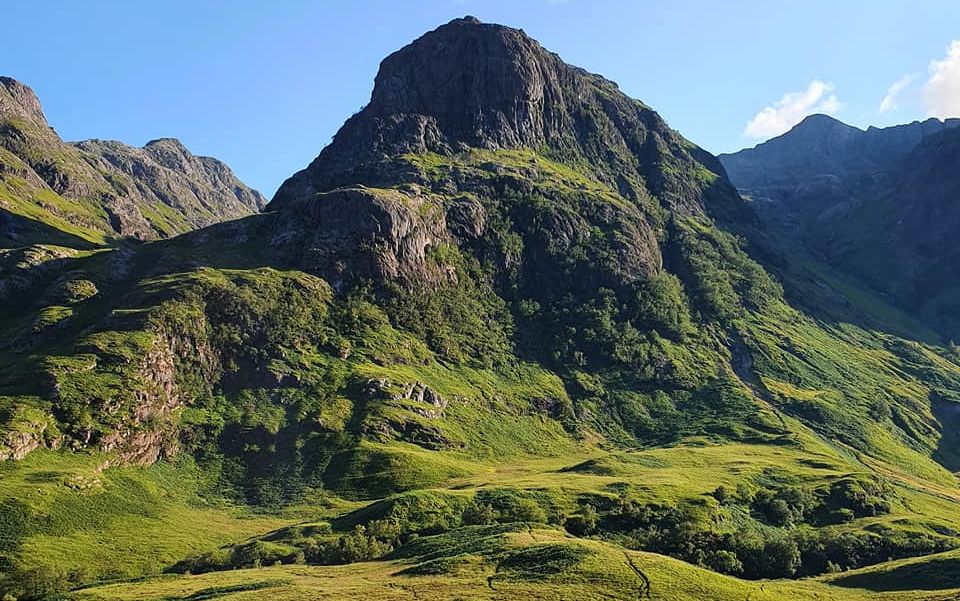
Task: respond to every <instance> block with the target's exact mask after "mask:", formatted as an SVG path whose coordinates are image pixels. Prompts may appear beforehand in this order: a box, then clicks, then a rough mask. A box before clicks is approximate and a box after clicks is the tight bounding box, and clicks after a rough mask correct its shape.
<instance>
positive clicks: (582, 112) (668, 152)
mask: <svg viewBox="0 0 960 601" xmlns="http://www.w3.org/2000/svg"><path fill="white" fill-rule="evenodd" d="M517 148H528V149H534V150H536V151H537V152H540V153H543V154H545V155H547V156H550V157H551V158H555V159H557V160H561V161H565V162H570V163H581V164H587V163H589V164H590V165H592V166H593V168H594V170H595V173H596V174H597V177H598V179H600V180H601V181H602V182H603V183H605V184H608V185H610V186H611V187H613V188H614V189H616V190H618V191H619V192H620V194H622V195H623V196H624V197H626V198H630V199H634V200H638V199H640V200H642V199H645V198H649V196H650V195H653V196H655V197H657V198H658V199H659V201H660V202H662V203H663V204H664V205H665V206H668V207H669V208H671V209H675V210H679V211H682V212H684V213H702V212H704V211H706V210H712V211H729V210H734V208H735V207H736V206H737V205H738V203H739V199H737V198H736V194H735V193H734V192H733V190H732V189H730V188H729V186H728V185H727V184H726V180H725V178H723V177H720V181H719V182H718V186H717V187H716V189H712V190H710V191H709V193H707V194H704V193H703V191H702V190H700V189H697V187H696V186H695V185H694V182H691V181H690V179H689V178H687V177H685V175H686V174H687V173H688V172H689V171H690V170H702V171H703V174H704V176H705V177H716V176H722V174H723V168H722V167H721V166H720V164H719V163H718V162H717V161H716V160H715V159H714V158H713V157H712V156H710V155H709V154H708V153H706V152H704V151H702V150H701V149H699V148H697V147H696V146H694V145H693V144H690V143H689V142H687V141H686V140H684V139H683V138H682V137H680V136H679V135H678V134H677V133H676V132H674V131H673V130H671V129H670V128H669V127H668V126H667V124H666V123H665V122H664V121H663V119H661V118H660V116H659V115H658V114H657V113H656V112H654V111H653V110H651V109H650V108H648V107H647V106H646V105H644V104H643V103H642V102H639V101H637V100H634V99H631V98H629V97H627V96H626V95H624V94H623V93H622V92H620V91H619V89H618V88H617V86H616V84H615V83H613V82H611V81H609V80H607V79H604V78H603V77H600V76H598V75H593V74H590V73H588V72H586V71H584V70H583V69H579V68H577V67H573V66H570V65H568V64H566V63H564V62H563V61H562V60H561V59H560V58H559V57H558V56H557V55H556V54H553V53H550V52H548V51H546V50H545V49H544V48H543V47H541V46H540V44H538V43H537V42H536V41H535V40H533V39H531V38H529V37H528V36H527V35H526V34H525V33H524V32H523V31H522V30H518V29H512V28H509V27H504V26H501V25H492V24H484V23H480V22H479V21H477V20H476V19H474V18H472V17H466V18H463V19H455V20H453V21H451V22H450V23H448V24H446V25H444V26H442V27H440V28H438V29H436V30H434V31H432V32H430V33H427V34H425V35H424V36H422V37H421V38H419V39H417V40H416V41H414V42H413V43H411V44H410V45H408V46H406V47H405V48H403V49H401V50H399V51H397V52H395V53H394V54H392V55H390V56H389V57H387V58H386V59H385V60H384V61H383V62H382V63H381V65H380V71H379V73H378V74H377V77H376V82H375V85H374V90H373V94H372V95H371V98H370V103H369V104H368V105H367V106H366V107H365V108H364V109H363V110H362V111H360V112H359V113H358V114H356V115H354V116H353V117H351V118H350V119H349V120H348V121H347V122H346V123H345V124H344V126H343V127H342V128H341V130H340V131H339V132H338V133H337V135H336V136H335V138H334V140H333V142H332V143H331V144H330V146H328V147H327V148H325V149H324V150H323V151H322V152H321V153H320V156H319V157H318V158H317V159H316V160H315V161H314V162H313V163H311V165H310V166H309V167H308V168H307V169H305V170H303V171H301V172H299V173H297V174H296V175H294V176H293V177H291V178H290V179H289V180H288V181H287V182H286V183H285V184H284V185H283V186H282V187H281V188H280V190H279V191H278V192H277V195H276V197H275V198H274V201H273V204H272V205H271V206H272V207H273V208H277V207H280V206H283V205H284V204H286V203H288V202H290V201H291V200H292V199H295V198H298V197H304V196H309V195H310V194H313V193H315V192H320V191H325V190H329V189H331V188H334V187H337V186H342V185H348V184H358V183H359V184H366V185H371V186H380V185H384V184H387V183H390V184H393V183H396V182H397V181H398V180H399V181H413V182H419V183H425V182H424V181H423V180H424V178H423V177H422V176H418V174H417V173H416V172H414V171H412V170H410V169H409V168H408V166H407V165H405V164H404V163H403V161H402V160H398V158H399V157H402V156H403V155H406V154H422V153H436V154H439V155H443V156H450V155H455V154H457V153H460V152H463V151H466V150H469V149H484V150H504V149H517ZM666 166H669V167H670V168H669V169H665V168H664V167H666Z"/></svg>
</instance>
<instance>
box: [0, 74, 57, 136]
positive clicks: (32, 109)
mask: <svg viewBox="0 0 960 601" xmlns="http://www.w3.org/2000/svg"><path fill="white" fill-rule="evenodd" d="M11 117H19V118H21V119H25V120H27V121H29V122H30V123H32V124H34V125H36V126H38V127H48V125H47V118H46V117H45V116H44V115H43V108H42V107H41V106H40V99H39V98H37V95H36V93H34V91H33V89H31V88H30V86H27V85H25V84H22V83H20V82H19V81H17V80H16V79H13V78H11V77H0V119H2V120H6V119H9V118H11Z"/></svg>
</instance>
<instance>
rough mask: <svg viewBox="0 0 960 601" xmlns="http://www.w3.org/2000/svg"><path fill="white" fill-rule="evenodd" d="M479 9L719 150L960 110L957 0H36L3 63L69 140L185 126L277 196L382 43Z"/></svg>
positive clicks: (127, 138) (141, 137)
mask: <svg viewBox="0 0 960 601" xmlns="http://www.w3.org/2000/svg"><path fill="white" fill-rule="evenodd" d="M465 14H472V15H475V16H477V17H478V18H480V19H481V20H482V21H487V22H499V23H503V24H507V25H511V26H514V27H520V28H523V29H524V30H526V31H527V32H528V33H529V34H531V35H532V36H534V37H535V38H537V39H538V40H540V42H541V43H542V44H543V45H544V46H545V47H547V48H548V49H550V50H552V51H554V52H557V53H558V54H560V56H562V57H563V58H564V59H565V60H566V61H567V62H570V63H573V64H576V65H579V66H582V67H584V68H586V69H588V70H590V71H593V72H596V73H601V74H603V75H605V76H607V77H608V78H610V79H613V80H615V81H617V82H618V83H619V84H620V87H621V89H623V90H624V91H625V92H626V93H628V94H630V95H631V96H634V97H636V98H639V99H641V100H643V101H644V102H646V103H647V104H649V105H651V106H653V107H654V108H656V109H657V110H658V111H659V112H660V113H661V114H662V115H663V116H664V117H665V118H666V119H667V121H668V122H669V123H670V125H671V126H672V127H674V128H675V129H677V130H679V131H680V132H681V133H683V134H684V135H685V136H686V137H688V138H689V139H691V140H693V141H694V142H696V143H698V144H700V145H701V146H703V147H705V148H706V149H708V150H710V151H712V152H715V153H719V152H724V151H731V150H736V149H739V148H741V147H744V146H752V145H753V144H755V143H756V142H757V141H759V140H762V139H763V138H765V137H769V136H771V135H775V134H776V133H777V132H779V131H781V130H783V129H784V128H785V127H789V126H790V125H792V123H794V122H796V121H797V120H799V119H800V118H802V116H803V115H805V114H807V113H809V112H813V111H828V112H832V113H833V114H835V116H837V117H838V118H840V119H842V120H844V121H847V122H849V123H852V124H854V125H858V126H866V125H870V124H875V125H889V124H894V123H901V122H908V121H912V120H914V119H918V118H924V117H926V116H927V115H928V114H933V115H939V116H947V115H951V114H954V115H960V43H958V44H956V45H954V46H953V47H952V48H951V42H952V41H953V40H960V2H957V1H956V0H924V1H912V2H908V1H894V0H871V1H867V0H862V1H860V0H833V1H826V0H805V1H795V2H771V1H769V0H767V1H759V0H756V1H754V0H742V1H737V0H730V1H728V2H716V1H714V0H709V1H708V0H698V1H695V0H690V1H681V0H672V1H656V0H648V1H642V0H633V1H630V0H622V1H614V0H611V1H603V0H590V1H588V0H565V1H564V0H505V1H500V0H417V1H408V2H407V1H397V0H395V1H386V0H384V1H374V0H369V1H366V0H353V1H351V2H346V1H343V2H341V1H337V2H333V1H330V2H318V1H313V2H308V1H305V0H274V1H272V2H260V1H256V2H255V1H245V0H232V1H226V0H205V1H199V0H164V1H162V2H160V1H155V2H147V1H144V2H140V1H131V0H122V1H121V0H86V1H84V2H73V1H68V0H30V1H29V2H26V1H23V2H10V3H6V5H5V6H4V27H3V29H4V32H3V35H2V36H0V74H3V75H9V76H12V77H15V78H17V79H19V80H21V81H23V82H24V83H27V84H28V85H30V86H32V87H33V88H34V89H35V90H36V91H37V93H38V94H39V96H40V99H41V101H42V102H43V104H44V108H45V111H46V114H47V118H48V119H49V120H50V122H51V124H52V125H53V126H54V127H55V128H56V129H57V131H58V132H59V133H60V134H61V136H63V137H64V138H66V139H69V140H75V139H83V138H110V139H119V140H122V141H124V142H128V143H131V144H136V145H142V144H144V143H145V142H147V141H148V140H150V139H153V138H157V137H163V136H173V137H177V138H180V139H181V140H183V142H184V143H185V144H186V145H187V146H188V147H189V148H190V149H191V150H192V151H194V152H195V153H197V154H205V155H211V156H216V157H218V158H220V159H223V160H224V161H226V162H227V163H228V164H229V165H230V166H231V167H233V169H234V171H236V172H237V174H238V175H239V176H240V177H241V178H242V179H243V180H245V181H246V182H248V183H249V184H251V185H253V186H255V187H257V188H259V189H260V190H261V191H263V192H264V193H265V194H267V195H268V196H269V195H272V193H273V192H274V190H275V189H276V187H277V186H278V185H279V184H280V183H281V182H282V181H283V179H284V178H286V177H287V176H288V175H290V174H291V173H293V172H294V171H296V170H298V169H300V168H302V167H304V166H305V165H306V164H307V163H308V162H309V161H310V160H311V159H313V157H315V156H316V155H317V153H318V152H319V151H320V149H321V148H322V147H323V146H324V145H325V144H326V143H328V142H329V140H330V138H331V136H332V135H333V134H334V133H335V132H336V130H337V128H339V126H340V125H341V123H342V122H343V121H344V119H346V118H347V117H349V116H350V115H351V114H352V113H354V112H355V111H357V110H358V109H359V108H360V107H361V106H363V105H364V104H365V103H366V101H367V100H368V99H369V95H370V89H371V87H372V84H373V78H374V75H375V74H376V71H377V66H378V64H379V62H380V60H381V59H382V58H383V57H384V56H386V55H387V54H389V53H390V52H392V51H393V50H396V49H397V48H399V47H401V46H403V45H404V44H406V43H408V42H410V41H411V40H413V39H414V38H416V37H417V36H419V35H420V34H422V33H423V32H425V31H427V30H429V29H433V28H434V27H436V26H438V25H440V24H442V23H445V22H447V21H449V20H450V19H452V18H454V17H458V16H463V15H465ZM898 83H899V84H901V85H899V86H895V85H894V84H898ZM891 86H894V88H893V90H892V92H893V93H892V94H889V95H888V91H891ZM885 98H886V100H885ZM881 106H882V107H883V110H882V111H881V110H880V109H881Z"/></svg>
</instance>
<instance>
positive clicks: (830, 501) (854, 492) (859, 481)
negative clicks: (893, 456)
mask: <svg viewBox="0 0 960 601" xmlns="http://www.w3.org/2000/svg"><path fill="white" fill-rule="evenodd" d="M713 497H714V498H715V499H716V500H717V501H718V502H719V503H720V504H721V505H741V506H743V507H746V508H749V509H750V511H751V513H752V515H753V516H754V517H757V518H759V519H761V520H762V521H764V522H766V523H767V524H770V525H771V526H781V527H784V526H793V525H798V524H804V523H807V524H812V525H816V526H823V525H829V524H840V523H845V522H850V521H852V520H853V519H855V518H861V517H869V516H876V515H883V514H886V513H890V488H889V486H888V485H887V484H886V483H885V482H884V481H882V480H881V479H879V478H868V477H859V478H858V477H846V478H841V479H839V480H837V481H835V482H833V483H831V485H830V486H829V488H827V489H820V490H812V489H810V488H808V487H805V486H791V485H784V486H778V487H774V488H766V487H760V488H754V487H751V486H748V485H745V484H743V483H741V484H739V485H738V486H737V488H736V490H735V491H730V490H728V489H727V488H726V487H724V486H718V487H717V488H716V490H714V491H713Z"/></svg>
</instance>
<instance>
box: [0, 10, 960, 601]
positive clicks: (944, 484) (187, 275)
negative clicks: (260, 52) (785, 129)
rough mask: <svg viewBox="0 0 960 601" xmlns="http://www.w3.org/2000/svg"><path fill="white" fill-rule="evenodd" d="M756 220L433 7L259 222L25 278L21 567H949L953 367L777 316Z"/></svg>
mask: <svg viewBox="0 0 960 601" xmlns="http://www.w3.org/2000/svg"><path fill="white" fill-rule="evenodd" d="M77 151H78V152H79V151H80V150H79V149H77ZM134 171H135V170H134ZM762 225H763V221H762V220H761V219H759V218H758V217H757V216H756V215H755V213H754V211H753V207H752V205H751V204H750V203H747V202H745V201H744V200H743V199H741V198H740V196H739V195H738V194H737V192H736V190H735V189H734V187H733V185H732V184H731V183H730V181H729V180H728V179H727V176H726V173H725V171H724V169H723V167H722V166H721V164H720V162H719V161H717V159H715V158H714V157H712V156H711V155H709V154H708V153H706V152H705V151H703V150H702V149H700V148H698V147H697V146H696V145H695V144H693V143H691V142H689V141H688V140H686V139H685V138H683V137H682V136H681V135H680V134H679V133H677V132H675V131H673V130H672V129H670V128H669V127H668V126H667V124H666V123H665V122H664V121H663V119H662V118H661V117H660V116H659V115H658V114H657V113H656V112H655V111H654V110H653V109H651V108H650V107H648V106H646V105H645V104H643V103H642V102H639V101H637V100H634V99H631V98H629V97H627V96H626V95H624V94H623V93H622V92H620V91H619V90H618V89H617V88H616V86H615V85H614V84H613V83H612V82H609V81H607V80H605V79H603V78H602V77H600V76H597V75H592V74H590V73H588V72H586V71H584V70H582V69H578V68H575V67H572V66H569V65H567V64H565V63H564V62H563V61H562V60H561V59H560V58H559V57H557V56H556V55H554V54H551V53H549V52H548V51H546V50H545V49H543V48H542V47H541V46H540V45H539V44H538V43H537V42H536V41H534V40H532V39H531V38H529V37H528V36H527V35H526V34H525V33H523V32H522V31H521V30H517V29H513V28H509V27H504V26H501V25H492V24H484V23H480V22H479V21H477V20H476V19H473V18H469V17H467V18H463V19H457V20H454V21H452V22H450V23H448V24H446V25H443V26H441V27H439V28H438V29H436V30H434V31H431V32H428V33H427V34H425V35H423V36H422V37H420V38H418V39H417V40H415V41H413V42H412V43H411V44H409V45H408V46H406V47H405V48H403V49H401V50H399V51H398V52H396V53H394V54H392V55H391V56H389V57H387V58H386V59H385V60H384V61H383V63H382V64H381V66H380V70H379V72H378V74H377V77H376V80H375V83H374V89H373V93H372V95H371V100H370V103H369V104H368V105H367V106H366V107H365V108H364V109H363V110H361V111H360V112H359V113H357V114H356V115H354V116H353V117H351V118H350V119H348V120H347V121H346V123H345V124H344V125H343V127H342V128H341V130H340V131H339V132H338V133H337V135H336V136H335V137H334V140H333V142H332V143H331V144H330V145H329V146H328V147H326V148H324V149H323V150H321V151H320V154H319V156H318V157H317V158H316V159H315V160H314V161H313V162H312V163H311V164H310V165H309V166H308V167H307V168H306V169H304V170H302V171H299V172H297V173H296V174H294V175H293V176H292V177H291V178H290V179H289V180H287V182H285V183H284V184H283V186H282V187H281V188H280V190H279V191H278V192H277V195H276V196H275V197H274V199H273V200H272V201H271V202H270V204H269V205H268V206H267V210H266V211H264V212H262V213H257V214H252V215H249V216H246V217H242V218H240V219H236V220H233V221H227V222H224V223H218V224H214V225H210V226H208V227H205V228H202V229H199V230H195V231H190V232H187V233H184V234H181V235H178V236H174V237H171V238H169V239H161V240H155V241H150V242H147V243H144V244H137V245H117V246H109V247H103V248H97V249H94V250H84V251H75V252H62V253H61V252H59V251H57V252H55V249H53V250H52V249H49V248H46V247H44V248H41V249H33V250H32V252H33V253H34V255H37V256H34V255H31V257H27V258H24V259H23V264H22V265H20V266H18V267H16V268H15V270H14V271H13V272H12V273H13V274H14V275H15V276H16V277H15V278H14V279H15V280H16V281H17V282H19V284H18V287H17V288H16V294H11V295H8V296H7V299H6V300H5V301H3V302H5V304H4V306H3V309H4V310H3V311H2V312H0V316H2V317H0V358H2V360H0V457H2V458H3V459H4V461H3V462H2V463H0V469H2V472H0V523H2V524H4V530H5V537H3V538H2V539H0V590H3V591H5V592H10V594H12V595H15V596H16V597H18V598H22V599H35V598H37V599H38V598H43V597H44V596H49V595H57V594H63V591H71V592H70V593H69V594H70V595H73V596H74V597H75V598H82V599H98V598H99V599H109V598H127V597H129V598H133V597H136V598H169V597H171V596H180V597H193V598H204V597H210V596H216V595H221V596H231V595H233V596H236V595H240V596H242V595H245V594H246V595H249V594H257V593H254V592H252V591H258V590H267V589H273V591H272V592H274V593H277V594H281V595H285V596H288V597H290V598H300V597H303V598H312V597H314V596H318V595H321V594H326V595H329V596H330V597H332V598H336V597H338V596H339V597H342V596H345V595H348V594H349V595H357V594H364V595H369V596H371V597H372V598H376V596H381V597H389V596H394V595H396V594H398V593H400V594H403V595H409V596H415V597H418V598H425V599H428V598H435V599H440V598H451V597H456V596H466V597H471V598H472V597H476V596H484V595H486V596H491V597H500V596H503V597H506V598H514V597H518V596H521V595H523V596H530V597H532V598H548V597H552V598H559V597H562V598H572V597H573V596H578V597H579V596H583V597H584V598H597V597H598V596H600V595H602V596H605V597H610V598H621V599H636V598H638V597H639V598H652V596H653V595H661V593H667V594H671V595H673V596H674V597H675V598H678V599H698V598H703V596H704V595H705V594H707V593H709V594H710V595H712V596H713V597H714V598H718V599H734V598H736V599H741V598H746V597H748V596H751V595H762V594H764V593H765V591H767V590H771V591H775V592H773V593H770V594H776V595H779V596H780V597H782V598H791V597H795V598H805V597H806V598H809V597H810V596H811V595H822V596H825V597H831V598H850V599H865V598H871V597H872V593H870V592H868V591H867V590H865V588H863V587H865V586H867V585H869V586H877V587H881V588H880V589H879V590H890V589H891V587H892V586H893V585H891V584H890V583H889V581H890V580H896V577H895V576H896V575H897V574H901V573H904V572H903V570H905V571H906V573H912V571H913V570H917V569H920V570H921V571H922V570H924V569H930V570H932V571H934V572H935V573H937V574H944V578H943V580H944V582H945V583H946V584H944V585H943V587H942V588H944V589H948V588H955V587H951V586H947V584H949V583H952V582H953V581H951V580H950V579H949V576H948V569H945V566H949V565H951V562H952V561H954V559H953V557H954V555H953V554H951V552H950V551H949V550H950V549H953V548H954V547H957V546H960V535H958V532H960V518H958V517H957V516H958V515H960V513H958V512H957V511H956V509H957V504H958V503H960V488H958V484H957V480H956V477H955V475H954V473H953V470H956V469H958V468H960V452H958V451H960V446H958V440H957V435H956V433H957V431H958V430H957V426H958V417H960V412H958V411H957V407H958V406H960V405H958V403H960V397H958V395H957V392H956V391H957V390H960V363H958V361H960V359H958V357H957V355H956V353H955V351H954V350H953V349H950V348H944V347H943V346H940V345H938V344H936V343H934V342H927V341H925V340H923V339H920V337H914V336H912V334H911V333H910V332H911V331H910V330H909V328H908V329H907V331H905V332H904V333H902V334H900V335H896V334H893V333H891V330H892V328H885V327H876V328H874V327H872V326H869V325H865V322H864V323H860V322H854V321H847V320H841V319H839V318H836V316H837V315H839V313H829V314H826V313H814V312H808V311H807V310H806V309H805V308H804V309H803V310H801V309H798V308H797V307H796V306H793V305H792V304H791V303H790V302H788V300H787V299H786V298H785V297H784V293H783V287H782V285H781V283H780V282H778V281H777V279H776V278H775V277H774V276H773V275H771V274H772V273H778V272H777V271H776V270H777V269H778V264H777V263H776V261H777V260H778V257H777V255H776V253H765V250H766V249H767V248H768V247H767V246H766V241H765V240H764V233H763V231H762V230H761V229H760V228H761V226H762ZM27 259H29V261H28V260H27ZM771 270H772V271H771ZM27 274H29V277H27ZM805 285H807V286H809V289H810V290H816V291H817V292H816V295H817V296H816V298H818V299H821V298H822V299H826V298H828V297H839V296H840V294H841V291H842V292H843V293H844V294H845V295H847V296H845V297H844V298H853V300H852V301H849V302H848V305H849V306H848V307H847V308H846V311H847V312H848V313H850V314H859V313H863V314H869V315H871V316H875V317H876V319H877V320H879V325H880V326H883V325H886V324H887V322H888V320H892V319H893V318H894V317H895V316H898V315H899V314H898V313H897V311H896V309H895V308H893V307H890V306H889V305H887V304H886V303H885V302H884V301H883V299H882V298H878V297H876V296H875V295H871V293H870V292H869V290H867V289H863V288H858V287H856V286H855V285H853V284H846V283H843V285H841V283H838V281H837V280H836V279H835V278H827V277H825V276H822V275H818V274H814V275H813V276H811V277H810V279H809V280H808V281H806V280H805ZM854 293H856V294H854ZM811 296H812V295H811ZM844 315H846V314H844ZM635 549H640V550H642V552H640V551H635ZM939 552H944V553H945V554H942V555H937V553H939ZM918 556H919V557H922V559H914V560H912V561H915V562H918V563H917V564H913V563H909V564H903V563H897V562H890V561H889V560H891V559H898V558H903V557H918ZM678 560H681V561H678ZM921 561H922V567H920V568H916V567H912V566H916V565H921V564H920V562H921ZM274 564H281V565H277V566H275V567H270V568H264V566H272V565H274ZM290 564H307V565H299V566H296V567H293V566H291V565H290ZM339 564H355V565H351V566H349V567H345V568H336V569H334V568H331V567H329V566H331V565H339ZM873 564H882V565H879V566H876V567H875V568H874V571H865V572H856V573H853V572H851V573H849V574H844V575H843V576H847V577H849V580H843V579H842V578H839V577H837V578H834V577H831V576H824V577H822V578H820V579H819V580H812V579H807V580H803V581H798V582H791V581H776V582H769V581H763V582H756V580H757V579H769V578H774V579H786V578H794V577H799V576H817V575H820V574H826V573H828V572H835V571H837V570H840V569H855V568H860V567H862V566H868V565H873ZM255 568H256V569H255ZM160 570H164V571H167V572H171V573H173V574H181V576H174V575H168V576H167V577H165V578H162V579H152V580H140V581H133V580H131V581H130V582H126V583H116V584H108V583H104V582H103V581H105V580H108V579H109V580H118V579H127V580H130V579H138V578H141V577H143V576H145V575H149V574H153V573H156V572H158V571H160ZM264 570H266V571H264ZM718 572H719V573H718ZM187 573H190V574H193V575H190V576H188V575H186V574H187ZM721 574H725V575H721ZM865 582H866V583H867V584H864V583H865ZM938 582H939V580H938ZM97 583H99V584H100V585H99V586H90V585H93V584H97ZM851 583H859V584H858V585H856V586H858V588H852V587H854V586H855V584H851ZM171 587H174V588H171ZM765 587H769V588H765ZM884 587H886V588H884ZM705 591H706V592H707V593H705ZM781 593H782V594H781ZM922 595H923V593H917V595H916V596H917V597H918V598H923V597H922Z"/></svg>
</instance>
